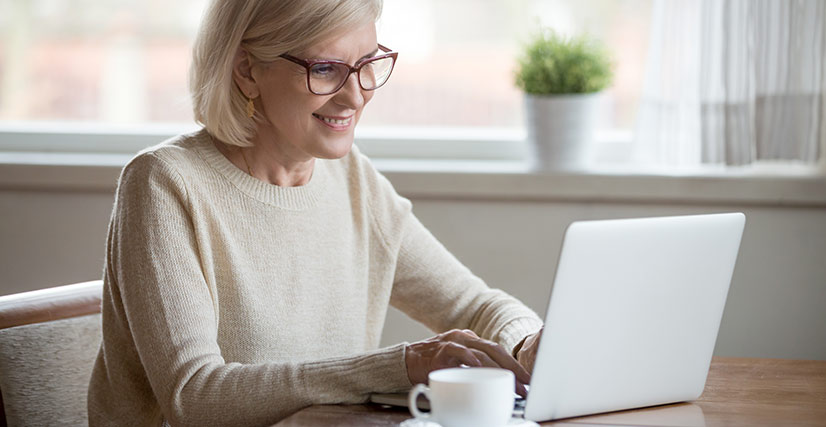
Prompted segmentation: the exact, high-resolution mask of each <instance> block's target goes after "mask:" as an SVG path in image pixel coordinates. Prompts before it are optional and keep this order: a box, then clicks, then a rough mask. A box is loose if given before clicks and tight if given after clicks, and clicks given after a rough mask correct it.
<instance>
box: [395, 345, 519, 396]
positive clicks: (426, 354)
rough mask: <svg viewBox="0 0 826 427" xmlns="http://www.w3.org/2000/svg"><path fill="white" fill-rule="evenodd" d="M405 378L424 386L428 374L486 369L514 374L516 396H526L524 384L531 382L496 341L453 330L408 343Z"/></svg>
mask: <svg viewBox="0 0 826 427" xmlns="http://www.w3.org/2000/svg"><path fill="white" fill-rule="evenodd" d="M404 358H405V363H406V364H407V377H408V378H409V379H410V382H411V383H412V384H418V383H427V375H428V374H429V373H430V372H431V371H435V370H437V369H443V368H455V367H458V366H461V365H466V366H470V367H478V366H486V367H492V368H504V369H509V370H511V371H513V373H514V374H515V376H516V393H518V394H519V395H521V396H525V395H526V391H525V384H528V383H530V382H531V376H530V374H528V371H526V370H525V368H523V367H522V365H520V364H519V362H517V361H516V359H514V358H513V356H511V355H510V354H508V352H507V350H505V349H504V348H502V347H501V346H500V345H499V344H496V343H495V342H492V341H488V340H484V339H482V338H479V336H478V335H476V334H475V333H474V332H473V331H471V330H468V329H465V330H458V329H454V330H451V331H447V332H445V333H443V334H439V335H436V336H435V337H433V338H430V339H427V340H424V341H419V342H415V343H413V344H409V345H408V346H407V348H406V351H405V356H404Z"/></svg>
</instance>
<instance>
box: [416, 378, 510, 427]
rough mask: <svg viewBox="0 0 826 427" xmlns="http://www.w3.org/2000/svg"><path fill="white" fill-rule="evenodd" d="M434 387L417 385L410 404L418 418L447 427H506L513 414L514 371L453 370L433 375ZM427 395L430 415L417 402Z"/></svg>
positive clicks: (431, 385) (431, 383)
mask: <svg viewBox="0 0 826 427" xmlns="http://www.w3.org/2000/svg"><path fill="white" fill-rule="evenodd" d="M427 377H428V379H429V383H430V386H429V387H428V386H426V385H424V384H417V385H416V386H415V387H413V389H412V390H410V395H409V396H408V404H409V407H410V413H412V414H413V416H414V417H416V419H419V420H426V421H435V422H437V423H439V424H441V425H442V426H443V427H503V426H504V425H505V424H507V423H508V420H510V418H511V415H512V414H513V391H514V387H515V385H516V383H515V381H516V380H515V378H514V375H513V372H511V371H509V370H507V369H499V368H449V369H440V370H437V371H433V372H431V373H430V374H429V375H428V376H427ZM419 394H424V395H425V397H426V398H427V399H428V400H429V401H430V412H429V413H424V412H421V411H419V408H418V407H417V406H416V399H417V398H418V397H419Z"/></svg>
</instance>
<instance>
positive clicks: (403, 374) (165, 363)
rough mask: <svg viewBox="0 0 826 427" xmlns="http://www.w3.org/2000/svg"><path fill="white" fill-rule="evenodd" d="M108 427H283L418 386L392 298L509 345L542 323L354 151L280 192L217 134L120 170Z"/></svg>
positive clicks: (98, 417) (110, 275)
mask: <svg viewBox="0 0 826 427" xmlns="http://www.w3.org/2000/svg"><path fill="white" fill-rule="evenodd" d="M106 249H107V250H106V267H105V271H104V283H105V285H104V291H103V313H102V327H103V343H102V344H101V349H100V352H99V355H98V358H97V361H96V364H95V367H94V371H93V374H92V378H91V383H90V387H89V400H88V401H89V421H90V424H91V425H92V426H98V425H161V424H162V423H163V422H164V421H167V422H169V423H170V424H172V425H199V426H206V425H221V426H230V425H243V426H254V425H269V424H273V423H275V422H277V421H278V420H279V419H281V418H284V417H286V416H288V415H290V414H291V413H293V412H295V411H297V410H299V409H301V408H302V407H305V406H308V405H312V404H324V403H358V402H364V401H365V400H366V399H367V398H368V397H369V394H370V393H371V392H394V391H400V390H404V389H406V388H409V387H410V386H411V384H410V382H409V379H408V377H407V371H406V367H405V362H404V351H405V345H404V344H398V345H394V346H392V347H387V348H378V345H379V339H380V336H381V332H382V327H383V324H384V319H385V314H386V312H387V308H388V305H390V304H392V305H393V306H395V307H397V308H399V309H401V310H402V311H404V312H405V313H407V314H408V315H409V316H411V317H412V318H413V319H415V320H418V321H420V322H422V323H424V324H425V325H426V326H428V327H429V328H430V329H432V330H434V331H445V330H448V329H452V328H468V329H472V330H474V331H476V333H478V334H479V335H480V336H483V337H486V338H488V339H492V340H495V341H497V342H499V343H500V344H502V345H503V346H504V347H505V348H506V349H508V350H510V349H512V348H513V346H515V345H516V344H517V343H518V342H519V341H520V340H521V339H522V338H523V337H524V336H525V335H527V334H528V333H530V332H534V331H535V330H537V329H538V328H539V327H540V325H541V322H540V320H539V319H538V318H537V316H536V314H535V313H533V312H532V311H531V310H530V309H528V308H526V307H525V306H524V305H522V304H521V303H519V302H518V301H516V300H515V299H514V298H512V297H510V296H508V295H507V294H505V293H504V292H502V291H499V290H493V289H490V288H488V287H487V286H486V285H485V284H484V283H483V282H482V281H481V280H480V279H479V278H477V277H476V276H474V275H473V274H471V272H470V271H468V269H467V268H465V267H464V266H463V265H462V264H461V263H460V262H459V261H457V260H456V258H454V257H453V256H452V255H451V254H450V253H449V252H448V251H447V250H446V249H445V248H444V247H443V246H442V245H441V244H440V243H439V242H438V241H437V240H436V239H435V238H434V237H433V236H432V235H431V234H430V233H429V232H428V231H427V230H426V229H425V228H424V227H423V226H422V224H421V223H420V222H419V221H418V220H417V219H416V217H415V216H414V215H413V214H412V212H411V206H410V202H409V201H408V200H406V199H404V198H402V197H400V196H399V195H398V194H396V192H395V191H394V189H393V187H392V186H391V184H390V182H388V181H387V179H385V178H384V177H383V176H382V175H381V174H379V173H378V172H377V171H376V170H375V169H374V168H373V167H372V165H371V164H370V162H369V161H368V159H367V158H365V157H364V156H362V155H360V154H359V152H358V150H357V149H356V148H355V147H354V148H353V150H352V152H351V153H350V154H348V155H347V156H345V157H344V158H342V159H338V160H316V163H315V168H314V171H313V176H312V178H311V180H310V182H309V183H308V184H307V185H304V186H300V187H278V186H274V185H270V184H267V183H264V182H262V181H259V180H257V179H255V178H252V177H250V176H249V175H247V174H245V173H244V172H242V171H241V170H239V169H238V168H236V167H235V166H234V165H233V164H232V163H230V162H229V160H227V159H226V158H225V157H224V156H223V155H222V154H221V153H220V152H219V151H218V150H217V149H216V148H215V146H214V145H213V143H212V139H211V137H210V136H209V134H207V133H206V132H205V131H201V132H198V133H195V134H192V135H185V136H181V137H178V138H176V139H174V140H171V141H167V142H165V143H163V144H160V145H158V146H156V147H153V148H150V149H147V150H145V151H143V152H142V153H140V154H139V155H138V156H137V157H135V158H134V159H133V160H132V161H131V162H130V163H129V164H128V165H127V166H126V167H125V168H124V170H123V172H122V174H121V177H120V180H119V183H118V190H117V195H116V200H115V206H114V210H113V212H112V219H111V223H110V225H109V235H108V239H107V248H106Z"/></svg>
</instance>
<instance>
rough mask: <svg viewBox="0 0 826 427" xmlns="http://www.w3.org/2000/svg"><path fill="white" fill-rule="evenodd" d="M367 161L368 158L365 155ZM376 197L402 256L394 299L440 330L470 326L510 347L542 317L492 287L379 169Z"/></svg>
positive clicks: (381, 220)
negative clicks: (441, 238) (432, 230)
mask: <svg viewBox="0 0 826 427" xmlns="http://www.w3.org/2000/svg"><path fill="white" fill-rule="evenodd" d="M364 161H365V162H366V161H367V160H366V159H365V160H364ZM373 173H374V174H375V179H376V185H375V186H376V190H375V191H376V192H377V193H378V194H377V196H376V197H373V198H372V199H371V203H372V209H373V211H374V217H375V218H376V221H377V223H378V224H377V226H378V228H379V230H380V231H381V233H382V234H383V240H384V241H385V242H387V244H388V246H389V247H390V248H391V249H390V250H395V251H397V254H398V256H397V257H396V259H397V265H396V272H395V277H394V283H393V291H392V294H391V299H390V303H391V304H392V305H393V306H394V307H396V308H398V309H400V310H402V311H403V312H404V313H406V314H407V315H408V316H410V317H411V318H413V319H414V320H416V321H418V322H421V323H423V324H424V325H425V326H427V327H428V328H430V329H431V330H433V331H436V332H444V331H447V330H450V329H471V330H473V331H474V332H476V333H477V334H478V335H479V336H481V337H483V338H486V339H489V340H493V341H495V342H497V343H499V344H500V345H502V346H503V347H504V348H505V349H506V350H507V351H508V352H511V351H512V350H513V348H514V347H515V346H516V345H517V344H518V343H519V342H521V341H522V339H523V338H525V337H526V336H527V335H528V334H531V333H534V332H536V331H538V330H539V329H540V328H541V327H542V321H541V320H540V319H539V317H538V316H537V315H536V313H534V312H533V310H531V309H530V308H528V307H526V306H525V305H524V304H522V303H521V302H520V301H518V300H517V299H516V298H514V297H512V296H511V295H508V294H507V293H506V292H504V291H501V290H499V289H491V288H489V287H488V286H487V285H486V284H485V283H484V282H483V281H482V280H481V279H480V278H479V277H477V276H475V275H474V274H473V273H471V271H470V270H469V269H468V268H467V267H465V266H464V265H463V264H462V263H461V262H460V261H459V260H458V259H456V257H455V256H453V255H452V254H451V253H450V252H449V251H448V250H447V249H446V248H445V247H444V246H443V245H442V244H441V243H440V242H439V241H438V240H437V239H436V238H435V237H434V236H433V234H431V233H430V231H428V230H427V228H425V226H424V225H423V224H422V223H421V222H420V221H419V220H418V219H417V218H416V216H415V215H414V214H413V212H412V209H411V205H410V202H409V201H408V200H407V199H405V198H403V197H401V196H399V195H398V194H397V193H396V191H395V189H393V186H392V185H391V184H390V182H389V181H388V180H387V179H386V178H385V177H384V176H382V175H381V174H379V173H378V172H377V171H373Z"/></svg>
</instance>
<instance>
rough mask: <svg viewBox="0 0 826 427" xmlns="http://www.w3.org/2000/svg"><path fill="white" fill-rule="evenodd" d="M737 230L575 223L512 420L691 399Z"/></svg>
mask: <svg viewBox="0 0 826 427" xmlns="http://www.w3.org/2000/svg"><path fill="white" fill-rule="evenodd" d="M744 226H745V216H744V215H743V214H742V213H726V214H713V215H694V216H678V217H663V218H641V219H620V220H605V221H579V222H574V223H572V224H571V225H570V226H569V227H568V229H567V231H566V233H565V238H564V241H563V243H562V251H561V252H560V257H559V263H558V265H557V271H556V277H555V279H554V285H553V290H552V292H551V299H550V302H549V304H548V311H547V314H546V316H545V331H544V333H543V336H542V339H541V341H540V343H539V353H538V355H537V359H536V364H535V365H534V370H533V375H532V378H531V384H530V391H529V393H528V397H527V399H526V400H525V401H524V402H522V403H521V404H520V405H518V406H519V407H517V408H516V409H515V414H516V415H519V416H524V418H526V419H529V420H533V421H548V420H554V419H559V418H568V417H575V416H581V415H590V414H596V413H602V412H609V411H616V410H622V409H630V408H638V407H643V406H652V405H660V404H666V403H673V402H681V401H686V400H693V399H696V398H698V397H699V396H700V394H702V392H703V388H704V386H705V382H706V376H707V375H708V369H709V365H710V363H711V356H712V353H713V351H714V344H715V342H716V339H717V332H718V331H719V328H720V320H721V318H722V316H723V308H724V306H725V303H726V296H727V295H728V290H729V285H730V283H731V277H732V274H733V272H734V264H735V261H736V259H737V253H738V251H739V248H740V240H741V237H742V234H743V228H744ZM371 400H372V401H374V402H376V403H384V404H399V405H402V406H404V405H406V404H407V403H406V395H397V396H395V397H394V396H393V395H374V396H373V397H372V399H371Z"/></svg>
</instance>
